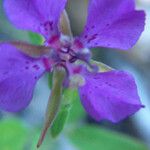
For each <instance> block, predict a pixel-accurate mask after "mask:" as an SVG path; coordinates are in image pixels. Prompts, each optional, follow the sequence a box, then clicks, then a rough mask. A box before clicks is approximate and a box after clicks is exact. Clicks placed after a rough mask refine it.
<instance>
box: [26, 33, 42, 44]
mask: <svg viewBox="0 0 150 150" xmlns="http://www.w3.org/2000/svg"><path fill="white" fill-rule="evenodd" d="M28 34H29V38H30V41H31V43H32V44H35V45H41V44H43V42H44V39H43V37H42V36H40V35H39V34H37V33H33V32H28Z"/></svg>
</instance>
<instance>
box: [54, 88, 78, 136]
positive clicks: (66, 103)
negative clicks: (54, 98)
mask: <svg viewBox="0 0 150 150" xmlns="http://www.w3.org/2000/svg"><path fill="white" fill-rule="evenodd" d="M74 92H76V91H75V90H73V89H65V90H64V95H63V99H62V104H61V108H60V111H59V113H58V115H57V116H56V119H55V120H54V122H53V125H52V127H51V135H52V137H57V136H58V135H59V134H60V133H61V131H62V130H63V128H64V126H65V123H66V121H67V119H68V115H69V112H70V109H71V107H72V103H73V101H74V99H73V97H72V96H73V94H74Z"/></svg>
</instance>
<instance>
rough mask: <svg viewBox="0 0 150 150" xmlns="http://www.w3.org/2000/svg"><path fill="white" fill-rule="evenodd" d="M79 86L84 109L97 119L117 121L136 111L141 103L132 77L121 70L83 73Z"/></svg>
mask: <svg viewBox="0 0 150 150" xmlns="http://www.w3.org/2000/svg"><path fill="white" fill-rule="evenodd" d="M85 79H86V84H85V85H84V86H82V87H80V88H79V93H80V97H81V102H82V104H83V106H84V108H85V110H86V111H87V112H88V113H89V114H90V115H91V116H92V117H93V118H94V119H95V120H97V121H100V120H102V119H106V120H109V121H112V122H118V121H120V120H122V119H124V118H125V117H128V116H129V115H132V114H134V113H135V112H136V111H138V110H139V109H140V108H141V107H142V105H141V102H140V98H139V96H138V92H137V87H136V84H135V81H134V79H133V77H132V76H131V75H130V74H128V73H126V72H123V71H109V72H103V73H95V74H92V73H89V72H87V73H86V74H85Z"/></svg>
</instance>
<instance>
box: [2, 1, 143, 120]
mask: <svg viewBox="0 0 150 150" xmlns="http://www.w3.org/2000/svg"><path fill="white" fill-rule="evenodd" d="M66 2H67V0H49V1H47V0H43V1H42V3H41V0H5V1H4V8H5V11H6V14H7V16H8V18H9V19H10V21H11V22H12V23H13V24H14V25H15V26H16V27H18V28H20V29H24V30H30V31H33V32H37V33H39V34H41V35H43V37H44V38H45V43H44V46H43V47H42V46H32V45H30V44H27V43H21V42H20V43H19V42H12V43H2V44H0V91H1V93H0V108H1V109H3V110H6V111H10V112H15V111H19V110H21V109H23V108H25V107H26V106H27V105H28V104H29V103H30V100H31V99H32V95H33V90H34V87H35V84H36V82H37V81H38V79H39V78H40V77H41V76H42V75H43V74H44V73H45V72H52V71H53V69H54V67H57V66H61V67H63V68H65V70H66V79H65V81H64V86H66V87H68V88H69V87H71V86H77V85H78V90H79V94H80V97H81V102H82V104H83V106H84V108H85V109H86V111H87V112H88V113H89V114H90V115H91V116H92V117H93V118H94V119H96V120H97V121H100V120H102V119H107V120H110V121H112V122H118V121H120V120H121V119H123V118H125V117H127V116H129V115H131V114H133V113H135V112H136V111H138V110H139V109H140V108H141V107H142V105H141V102H140V99H139V96H138V93H137V87H136V84H135V81H134V79H133V77H132V76H131V75H130V74H128V73H126V72H124V71H116V70H110V71H108V72H98V70H97V68H96V67H95V65H93V64H91V60H90V59H91V52H90V50H89V48H92V47H108V48H117V49H123V50H127V49H129V48H131V47H132V46H133V45H134V44H135V43H136V41H137V40H138V38H139V36H140V35H141V33H142V31H143V30H144V20H145V14H144V12H143V11H136V10H135V3H134V0H90V1H89V7H88V17H87V23H86V25H85V28H84V30H83V32H82V33H81V35H80V36H78V37H75V38H72V37H71V36H70V37H69V36H68V35H64V34H63V33H61V30H60V26H59V21H60V15H61V13H62V12H63V10H64V7H65V4H66ZM31 48H33V49H34V50H35V52H36V54H37V55H36V56H35V55H33V54H32V51H30V49H31Z"/></svg>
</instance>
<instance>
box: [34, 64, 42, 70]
mask: <svg viewBox="0 0 150 150" xmlns="http://www.w3.org/2000/svg"><path fill="white" fill-rule="evenodd" d="M32 67H33V68H34V69H35V70H39V69H40V67H39V66H38V65H33V66H32Z"/></svg>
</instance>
